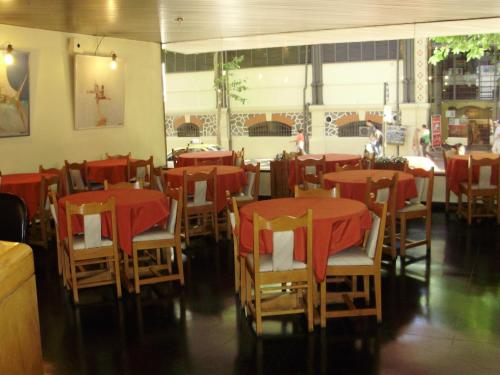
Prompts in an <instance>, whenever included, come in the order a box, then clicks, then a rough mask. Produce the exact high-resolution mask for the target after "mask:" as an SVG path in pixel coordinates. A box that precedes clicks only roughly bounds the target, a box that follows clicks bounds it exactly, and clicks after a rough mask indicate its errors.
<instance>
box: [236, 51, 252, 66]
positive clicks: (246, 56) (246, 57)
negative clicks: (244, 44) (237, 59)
mask: <svg viewBox="0 0 500 375" xmlns="http://www.w3.org/2000/svg"><path fill="white" fill-rule="evenodd" d="M238 56H243V61H242V62H241V67H242V68H251V67H252V50H250V49H245V50H242V51H238Z"/></svg>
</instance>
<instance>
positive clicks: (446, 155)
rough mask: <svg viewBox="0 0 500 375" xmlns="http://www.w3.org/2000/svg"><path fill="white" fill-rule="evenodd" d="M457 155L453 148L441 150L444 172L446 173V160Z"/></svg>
mask: <svg viewBox="0 0 500 375" xmlns="http://www.w3.org/2000/svg"><path fill="white" fill-rule="evenodd" d="M455 155H458V151H457V150H456V149H455V148H450V149H449V150H444V149H443V162H444V171H445V172H446V170H447V168H448V159H449V158H451V157H453V156H455Z"/></svg>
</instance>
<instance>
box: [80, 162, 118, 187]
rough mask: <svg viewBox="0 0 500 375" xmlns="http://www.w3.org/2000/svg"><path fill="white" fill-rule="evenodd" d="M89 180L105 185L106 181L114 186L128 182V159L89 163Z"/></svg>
mask: <svg viewBox="0 0 500 375" xmlns="http://www.w3.org/2000/svg"><path fill="white" fill-rule="evenodd" d="M87 168H88V179H89V180H90V181H92V182H99V183H103V182H104V180H108V182H110V183H112V184H116V183H117V182H122V181H125V180H126V176H127V159H126V158H123V159H106V160H95V161H89V162H87Z"/></svg>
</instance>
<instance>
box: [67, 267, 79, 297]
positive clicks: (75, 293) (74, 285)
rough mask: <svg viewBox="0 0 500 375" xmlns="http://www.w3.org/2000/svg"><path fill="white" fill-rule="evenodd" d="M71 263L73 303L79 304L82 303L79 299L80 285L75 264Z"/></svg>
mask: <svg viewBox="0 0 500 375" xmlns="http://www.w3.org/2000/svg"><path fill="white" fill-rule="evenodd" d="M69 262H70V265H69V266H70V273H71V289H72V292H73V302H74V303H75V304H78V303H79V302H80V299H79V298H78V283H77V280H76V267H75V262H73V261H71V259H70V260H69Z"/></svg>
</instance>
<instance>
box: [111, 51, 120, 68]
mask: <svg viewBox="0 0 500 375" xmlns="http://www.w3.org/2000/svg"><path fill="white" fill-rule="evenodd" d="M117 66H118V64H117V62H116V53H112V54H111V62H110V63H109V67H110V68H111V70H116V67H117Z"/></svg>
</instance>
